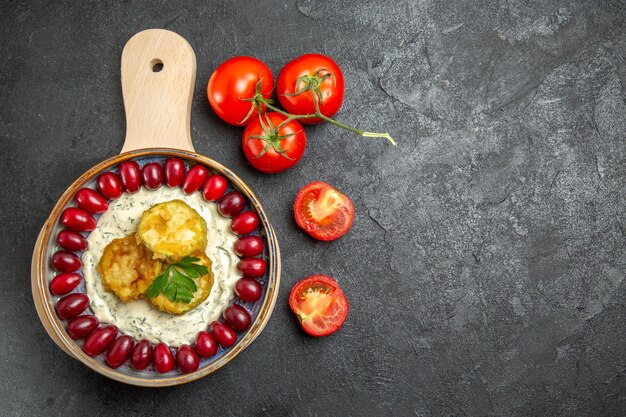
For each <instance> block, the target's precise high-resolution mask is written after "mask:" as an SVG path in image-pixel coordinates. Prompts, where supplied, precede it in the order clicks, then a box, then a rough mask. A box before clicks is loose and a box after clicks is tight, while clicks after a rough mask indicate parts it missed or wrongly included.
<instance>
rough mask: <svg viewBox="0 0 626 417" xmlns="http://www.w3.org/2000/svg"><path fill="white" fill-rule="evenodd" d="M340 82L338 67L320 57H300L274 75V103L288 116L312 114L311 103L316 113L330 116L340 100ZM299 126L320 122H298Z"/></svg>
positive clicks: (342, 82) (307, 120)
mask: <svg viewBox="0 0 626 417" xmlns="http://www.w3.org/2000/svg"><path fill="white" fill-rule="evenodd" d="M343 92H344V80H343V74H342V72H341V69H340V68H339V65H337V63H336V62H335V61H333V60H332V59H331V58H329V57H327V56H325V55H321V54H306V55H302V56H301V57H298V58H296V59H294V60H293V61H291V62H289V63H288V64H287V65H285V67H284V68H283V70H282V71H281V72H280V74H279V75H278V81H277V83H276V94H277V95H278V101H280V104H281V105H282V106H283V107H284V108H285V110H287V111H288V112H289V113H293V114H312V113H315V102H316V101H317V102H318V103H319V107H320V112H321V113H322V114H323V115H324V116H327V117H332V116H333V115H334V114H335V113H337V110H339V108H340V107H341V103H342V101H343ZM300 121H301V122H302V123H306V124H312V123H320V122H321V121H322V119H320V118H311V119H302V120H300Z"/></svg>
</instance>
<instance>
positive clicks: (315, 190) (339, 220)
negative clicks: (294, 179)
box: [293, 181, 354, 241]
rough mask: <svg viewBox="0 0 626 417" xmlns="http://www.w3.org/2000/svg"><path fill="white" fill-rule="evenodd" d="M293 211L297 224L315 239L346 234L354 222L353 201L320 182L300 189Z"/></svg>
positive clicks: (329, 238) (331, 237)
mask: <svg viewBox="0 0 626 417" xmlns="http://www.w3.org/2000/svg"><path fill="white" fill-rule="evenodd" d="M293 213H294V215H295V217H296V223H298V226H300V227H301V228H302V229H304V231H305V232H307V233H308V234H310V235H311V236H313V237H314V238H315V239H318V240H326V241H328V240H335V239H337V238H339V237H341V236H343V235H345V234H346V233H347V232H348V230H349V229H350V227H351V226H352V223H353V222H354V205H353V204H352V201H351V200H350V199H349V198H348V197H347V196H346V195H344V194H342V193H340V192H339V191H338V190H337V189H336V188H334V187H332V186H331V185H329V184H326V183H325V182H322V181H314V182H312V183H310V184H307V185H305V186H304V187H302V188H301V189H300V191H299V192H298V195H297V196H296V201H295V203H294V204H293Z"/></svg>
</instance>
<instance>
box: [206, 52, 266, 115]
mask: <svg viewBox="0 0 626 417" xmlns="http://www.w3.org/2000/svg"><path fill="white" fill-rule="evenodd" d="M257 85H258V86H259V87H260V93H261V94H262V95H263V97H265V98H270V97H271V96H272V90H273V89H274V76H273V75H272V71H270V69H269V68H268V66H267V65H265V64H264V63H263V62H261V61H259V60H258V59H256V58H252V57H249V56H236V57H234V58H230V59H229V60H227V61H225V62H224V63H223V64H222V65H220V66H219V67H217V68H216V69H215V72H213V75H211V78H210V79H209V84H208V85H207V96H208V98H209V103H210V104H211V107H212V108H213V110H214V111H215V113H216V114H217V115H218V116H219V117H220V118H221V119H222V120H224V121H225V122H226V123H230V124H231V125H235V126H245V125H247V124H248V123H250V122H251V121H252V120H254V119H255V118H256V117H257V115H258V111H257V109H256V107H255V106H253V105H252V103H251V102H250V101H246V99H250V98H252V97H254V94H255V92H256V89H257ZM264 109H265V108H264V107H263V108H262V110H264Z"/></svg>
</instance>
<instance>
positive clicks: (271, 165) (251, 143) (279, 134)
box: [241, 112, 306, 174]
mask: <svg viewBox="0 0 626 417" xmlns="http://www.w3.org/2000/svg"><path fill="white" fill-rule="evenodd" d="M241 144H242V146H243V152H244V154H245V155H246V158H247V159H248V161H249V162H250V164H251V165H252V166H253V167H255V168H256V169H258V170H259V171H261V172H265V173H267V174H275V173H277V172H282V171H285V170H286V169H289V168H291V167H292V166H294V165H295V164H297V163H298V161H299V160H300V158H302V155H303V154H304V149H305V147H306V134H305V133H304V128H303V127H302V125H301V124H300V123H298V121H297V120H294V119H288V118H287V116H284V115H282V114H280V113H276V112H271V113H264V114H262V115H261V116H259V117H256V118H255V119H254V120H253V121H252V122H250V124H249V125H248V127H246V130H245V131H244V132H243V137H242V139H241Z"/></svg>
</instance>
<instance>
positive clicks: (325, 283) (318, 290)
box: [289, 274, 348, 336]
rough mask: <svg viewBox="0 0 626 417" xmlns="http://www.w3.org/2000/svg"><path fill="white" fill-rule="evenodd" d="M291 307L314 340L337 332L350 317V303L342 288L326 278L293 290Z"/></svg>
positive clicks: (311, 279) (310, 279)
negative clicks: (314, 337)
mask: <svg viewBox="0 0 626 417" xmlns="http://www.w3.org/2000/svg"><path fill="white" fill-rule="evenodd" d="M289 306H290V307H291V311H293V312H294V313H295V314H296V316H297V317H298V321H299V322H300V326H302V329H303V330H304V331H305V332H306V333H308V334H310V335H311V336H327V335H329V334H331V333H334V332H336V331H337V330H339V328H340V327H341V325H342V324H343V323H344V322H345V321H346V317H347V316H348V300H347V299H346V296H345V295H344V293H343V291H342V290H341V287H339V284H337V281H335V280H334V279H333V278H331V277H329V276H327V275H322V274H318V275H313V276H310V277H308V278H305V279H303V280H302V281H300V282H298V283H297V284H296V285H295V286H294V287H293V288H292V289H291V293H290V295H289Z"/></svg>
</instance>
